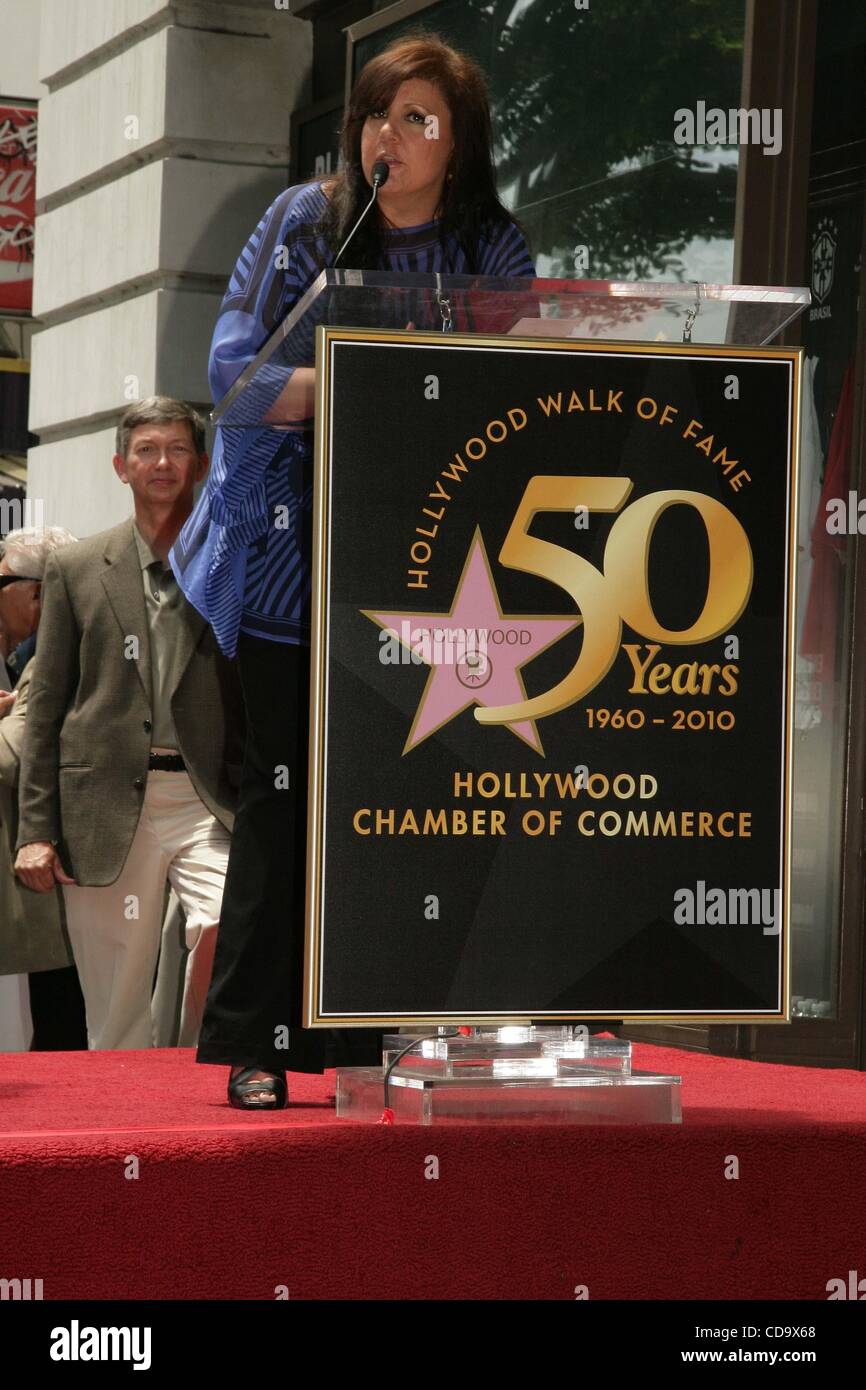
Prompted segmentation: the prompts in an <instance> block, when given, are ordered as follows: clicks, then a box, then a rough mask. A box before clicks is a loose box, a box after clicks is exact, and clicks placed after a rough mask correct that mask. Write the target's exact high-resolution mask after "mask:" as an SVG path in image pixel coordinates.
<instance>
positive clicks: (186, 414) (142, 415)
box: [114, 396, 205, 459]
mask: <svg viewBox="0 0 866 1390" xmlns="http://www.w3.org/2000/svg"><path fill="white" fill-rule="evenodd" d="M175 420H188V421H189V427H190V430H191V432H192V439H193V444H194V445H195V451H196V453H197V454H203V453H204V450H205V424H204V420H203V419H202V418H201V416H200V415H199V413H198V411H197V410H193V408H192V406H191V405H187V403H186V401H177V400H175V399H174V397H173V396H148V397H147V398H146V399H145V400H143V401H133V402H132V405H130V406H127V408H126V410H125V411H124V412H123V414H122V416H121V417H120V424H119V425H118V426H117V435H116V437H115V446H114V451H115V453H117V454H119V455H120V457H121V458H122V459H125V458H126V455H127V451H128V449H129V436H130V435H131V434H132V431H133V430H134V429H137V428H138V426H139V425H170V424H172V423H173V422H174V421H175Z"/></svg>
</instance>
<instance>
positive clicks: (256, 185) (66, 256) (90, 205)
mask: <svg viewBox="0 0 866 1390" xmlns="http://www.w3.org/2000/svg"><path fill="white" fill-rule="evenodd" d="M311 58H312V26H311V25H310V24H309V23H308V22H307V21H304V20H299V19H296V18H294V17H293V16H292V15H290V14H289V13H287V12H286V11H285V10H283V9H279V8H277V7H276V6H275V5H274V3H273V0H240V2H239V0H225V3H223V2H222V0H174V3H165V0H99V3H98V4H93V3H92V0H43V12H42V28H41V36H40V73H39V75H40V78H41V80H42V81H43V82H44V83H45V85H46V87H47V89H48V95H47V96H45V97H43V99H42V101H41V103H40V109H39V115H40V129H39V154H38V161H39V162H38V178H37V200H38V202H37V209H38V217H37V224H36V255H35V268H34V274H35V281H34V315H35V316H37V317H38V318H39V319H40V320H41V324H42V326H41V328H40V330H39V331H38V332H37V333H36V334H35V336H34V339H33V344H32V380H31V398H30V428H31V430H32V431H33V432H34V433H36V434H38V435H39V436H40V445H39V447H38V448H34V449H31V451H30V453H29V457H28V475H29V477H28V492H29V495H30V496H31V497H33V498H39V499H42V502H43V507H44V520H45V523H46V524H48V525H62V526H67V527H69V529H70V530H71V531H73V532H74V533H75V534H76V535H78V536H81V537H83V536H87V535H92V534H93V533H94V532H96V531H100V530H103V529H104V528H106V527H108V526H112V525H115V524H116V523H117V522H118V521H121V520H123V518H124V517H126V516H128V515H129V514H130V506H129V492H128V489H126V488H124V487H123V486H122V484H120V483H119V482H118V481H117V480H116V478H115V476H114V473H113V470H112V467H111V456H112V453H113V451H114V448H113V439H114V427H115V424H116V421H117V419H118V416H119V414H120V412H121V411H122V410H123V408H124V407H125V405H126V404H127V403H128V402H129V401H130V400H135V399H137V398H139V397H140V396H148V395H151V394H152V393H154V392H159V393H162V394H166V395H171V396H179V397H182V398H183V399H185V400H188V401H190V402H191V403H193V404H195V405H197V406H198V407H200V408H201V409H203V410H205V411H208V410H209V409H210V404H211V403H210V393H209V389H208V384H207V353H208V345H209V342H210V337H211V333H212V330H213V324H214V320H215V317H216V313H217V309H218V307H219V303H220V300H221V298H222V295H223V292H224V290H225V286H226V282H227V279H228V276H229V274H230V271H231V269H232V267H233V265H234V262H235V259H236V257H237V254H238V252H239V251H240V249H241V247H242V246H243V244H244V242H245V240H246V238H247V236H248V235H249V233H250V232H251V231H252V229H253V227H254V226H255V224H256V222H257V221H258V219H259V218H260V216H261V214H262V213H263V212H264V210H265V208H266V207H267V206H268V204H269V203H270V202H271V201H272V200H273V198H274V197H276V195H277V194H278V193H279V192H280V190H281V189H282V188H284V187H285V186H286V182H287V169H288V162H289V118H290V115H291V112H292V110H293V109H294V108H295V107H296V106H299V105H303V104H305V103H306V102H307V101H308V99H309V72H310V65H311Z"/></svg>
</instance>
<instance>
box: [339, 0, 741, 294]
mask: <svg viewBox="0 0 866 1390" xmlns="http://www.w3.org/2000/svg"><path fill="white" fill-rule="evenodd" d="M744 22H745V4H744V2H743V0H719V2H718V3H717V2H716V0H712V2H710V0H669V3H668V4H666V5H664V6H663V7H661V8H660V7H657V6H654V5H635V4H633V3H632V0H605V3H604V4H603V5H598V6H596V5H593V6H592V7H591V9H589V10H583V11H580V10H577V9H575V8H574V7H573V6H572V5H570V4H557V5H551V4H550V0H505V3H495V0H494V2H493V3H491V0H440V3H438V4H434V5H431V6H429V7H427V8H424V9H420V10H419V12H418V13H416V14H414V15H412V16H410V17H408V18H406V19H404V20H401V21H399V22H397V23H394V24H390V25H387V27H385V28H383V29H381V30H379V31H377V32H376V33H374V34H371V35H369V36H368V37H366V38H364V39H362V40H360V41H359V42H358V43H357V44H356V46H355V51H354V55H353V67H354V72H355V73H357V72H359V71H360V69H361V68H362V67H363V66H364V64H365V63H366V62H367V61H368V60H369V59H370V58H372V57H373V56H374V55H375V54H376V53H378V52H380V51H381V50H382V49H383V48H384V47H386V45H387V44H388V43H390V42H391V41H392V39H394V38H397V37H399V36H401V35H402V34H404V33H407V32H410V31H412V30H413V29H415V28H417V27H418V26H419V24H420V25H424V26H426V27H427V28H429V29H431V30H432V31H434V32H435V33H437V34H439V35H441V37H442V38H444V39H445V40H446V41H447V42H449V43H452V44H454V46H455V47H457V48H460V49H462V50H464V51H465V52H467V53H470V54H471V55H472V56H473V57H474V58H475V59H477V61H478V62H479V63H480V64H481V66H482V67H483V69H484V71H485V73H486V74H487V78H488V82H489V86H490V94H491V104H492V111H493V125H494V136H495V156H496V167H497V171H498V175H499V188H500V195H501V197H502V199H503V201H504V202H505V203H506V204H507V206H508V207H509V208H510V209H511V210H512V212H513V213H514V214H515V216H516V217H517V218H519V220H520V221H521V222H522V224H523V225H524V227H525V228H526V231H527V234H528V237H529V242H530V245H531V248H532V251H533V254H534V256H535V261H536V265H537V268H538V273H539V275H542V276H553V277H557V278H563V279H575V278H576V279H651V280H680V281H687V280H703V281H708V282H720V283H723V284H724V283H729V282H730V281H731V280H732V278H733V266H734V208H735V195H736V182H737V161H738V154H739V150H738V147H737V145H735V144H734V145H721V144H711V143H706V144H705V143H703V142H702V135H703V134H708V133H710V134H711V132H708V131H707V130H706V128H705V127H702V124H701V112H703V113H707V112H709V111H711V109H712V108H720V109H722V110H724V111H728V110H730V109H732V108H733V109H736V108H737V107H739V105H740V83H741V76H742V58H743V32H744ZM681 109H682V110H685V111H689V112H691V113H693V114H694V116H695V127H694V129H693V130H692V131H690V132H688V131H686V130H685V128H684V123H683V121H682V119H680V120H679V121H678V119H677V115H676V113H677V111H678V110H681ZM678 127H679V132H680V134H681V135H683V134H689V135H691V136H692V137H693V138H691V139H688V140H686V141H685V142H684V143H678V142H677V139H676V135H677V130H678Z"/></svg>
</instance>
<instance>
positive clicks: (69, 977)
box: [27, 965, 87, 1052]
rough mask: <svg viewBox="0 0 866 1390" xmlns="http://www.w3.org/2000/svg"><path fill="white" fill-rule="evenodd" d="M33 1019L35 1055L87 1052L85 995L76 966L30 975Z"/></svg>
mask: <svg viewBox="0 0 866 1390" xmlns="http://www.w3.org/2000/svg"><path fill="white" fill-rule="evenodd" d="M27 981H28V985H29V989H30V1015H31V1017H32V1019H33V1041H32V1043H31V1044H30V1051H31V1052H86V1051H87V1021H86V1018H85V1015H84V995H83V994H82V993H81V985H80V983H79V980H78V971H77V970H76V968H75V966H74V965H66V966H62V967H61V968H60V969H59V970H37V971H34V972H33V973H32V974H31V975H28V976H27Z"/></svg>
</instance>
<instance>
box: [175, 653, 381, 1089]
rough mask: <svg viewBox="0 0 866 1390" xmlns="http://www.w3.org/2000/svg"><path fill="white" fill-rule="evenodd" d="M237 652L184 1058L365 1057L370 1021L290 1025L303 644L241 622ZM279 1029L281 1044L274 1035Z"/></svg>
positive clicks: (316, 1065) (304, 1061)
mask: <svg viewBox="0 0 866 1390" xmlns="http://www.w3.org/2000/svg"><path fill="white" fill-rule="evenodd" d="M237 663H238V673H239V676H240V681H241V686H242V689H243V695H244V704H245V707H246V717H247V738H246V748H245V753H244V767H243V774H242V778H241V787H240V795H239V799H238V810H237V817H236V820H235V828H234V834H233V836H232V843H231V851H230V853H229V863H228V870H227V874H226V885H225V892H224V894H223V905H222V912H221V915H220V924H219V928H218V931H217V943H216V954H215V958H214V967H213V975H212V978H211V986H210V990H209V992H208V997H207V1003H206V1005H205V1012H204V1019H203V1021H202V1028H201V1033H200V1036H199V1044H198V1053H197V1057H196V1060H197V1061H199V1062H214V1063H220V1064H223V1065H233V1066H240V1065H243V1066H248V1067H258V1068H260V1069H261V1070H262V1071H270V1072H274V1071H302V1072H321V1071H323V1070H324V1069H325V1067H330V1066H336V1065H350V1066H373V1065H376V1064H377V1063H379V1062H381V1059H382V1033H381V1031H380V1030H378V1029H369V1028H364V1029H354V1028H351V1029H349V1028H347V1029H304V1028H302V1027H301V1019H302V999H303V971H304V896H305V891H304V890H305V876H306V830H307V740H308V733H309V690H310V652H309V648H308V647H300V646H296V645H295V644H290V643H284V642H269V641H266V640H265V639H263V638H258V637H249V636H246V635H245V634H244V633H241V635H240V638H239V641H238V656H237ZM281 769H286V770H287V772H288V783H289V785H288V789H285V788H284V787H281V786H280V783H281V782H282V783H284V782H285V774H284V773H283V774H282V775H281V772H280V770H281ZM285 1029H288V1040H289V1045H288V1049H286V1048H284V1047H279V1046H277V1045H276V1044H277V1042H278V1041H282V1037H281V1030H285Z"/></svg>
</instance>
